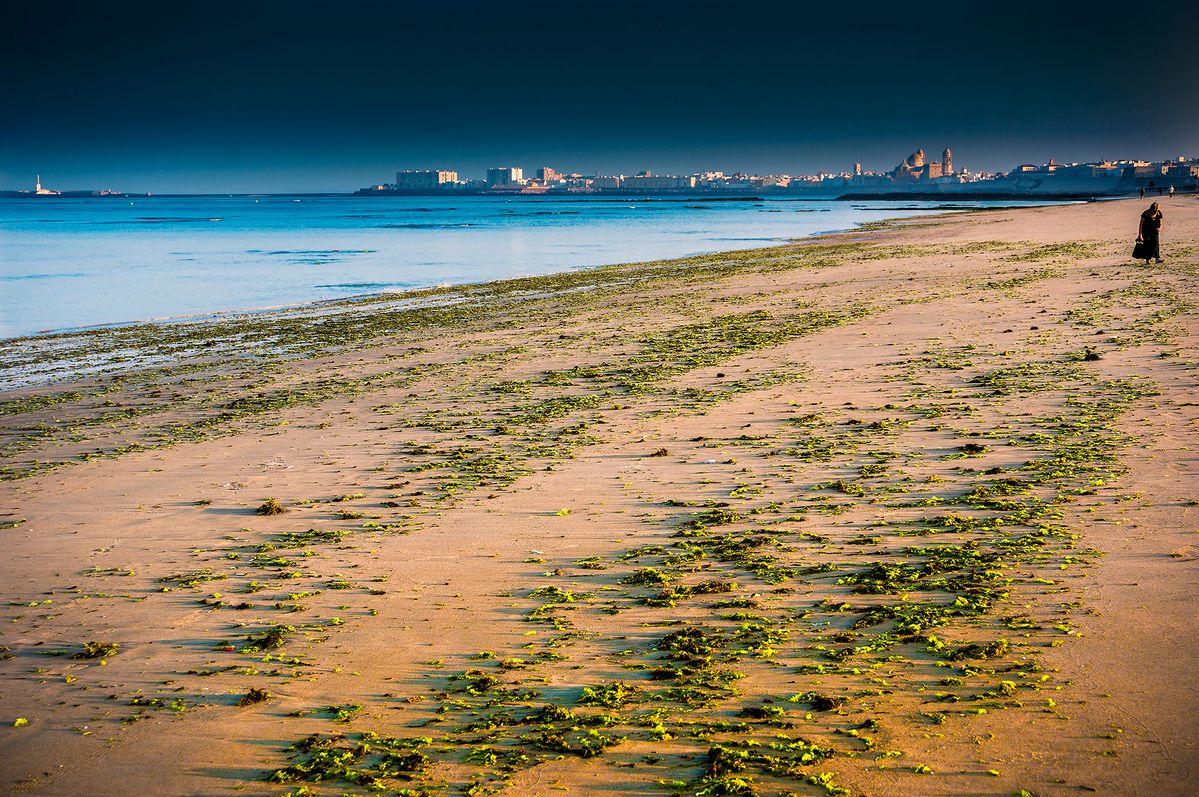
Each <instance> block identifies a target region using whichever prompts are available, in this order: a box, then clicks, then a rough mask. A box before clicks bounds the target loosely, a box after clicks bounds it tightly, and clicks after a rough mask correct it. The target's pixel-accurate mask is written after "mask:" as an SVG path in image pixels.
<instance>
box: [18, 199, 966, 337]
mask: <svg viewBox="0 0 1199 797" xmlns="http://www.w3.org/2000/svg"><path fill="white" fill-rule="evenodd" d="M976 204H978V205H980V206H985V205H986V204H988V203H976ZM934 212H943V211H942V210H941V209H940V207H939V205H938V203H936V202H916V203H913V202H852V203H851V202H833V201H794V200H763V201H735V202H730V201H714V200H712V199H711V198H709V199H704V198H696V199H684V200H676V199H673V198H671V199H669V200H664V199H659V198H655V199H650V200H640V199H625V198H602V199H595V198H544V197H541V198H526V197H519V198H512V197H509V198H498V197H445V198H437V197H361V198H357V197H304V198H296V197H279V196H273V197H147V198H135V199H117V198H107V197H105V198H87V199H66V198H39V199H0V338H5V337H15V336H21V335H30V334H36V333H39V332H45V331H58V330H66V329H77V328H82V327H89V326H95V325H103V324H119V323H127V322H131V321H142V320H150V319H164V318H172V317H181V316H194V315H205V314H211V313H217V312H221V311H233V310H250V309H258V308H266V307H274V306H279V305H290V304H300V303H305V302H310V301H314V300H322V299H333V298H341V297H346V296H353V295H360V294H370V293H380V292H383V291H395V290H403V289H406V288H415V287H427V286H430V285H442V284H461V283H467V282H481V281H488V280H494V279H502V278H505V277H513V276H519V275H530V274H545V273H549V272H554V271H563V270H569V269H575V268H583V267H587V266H595V265H602V264H609V263H621V262H631V261H640V260H655V259H659V258H667V257H678V256H683V255H689V254H695V253H701V252H713V251H721V250H730V249H744V248H749V247H756V246H770V245H773V244H776V243H779V242H781V241H785V240H788V239H792V238H799V237H803V236H807V235H812V234H814V233H819V232H825V231H831V230H840V229H847V228H852V227H853V226H854V225H855V224H858V223H861V222H868V221H876V220H880V219H885V218H892V217H896V216H913V215H920V214H925V213H934Z"/></svg>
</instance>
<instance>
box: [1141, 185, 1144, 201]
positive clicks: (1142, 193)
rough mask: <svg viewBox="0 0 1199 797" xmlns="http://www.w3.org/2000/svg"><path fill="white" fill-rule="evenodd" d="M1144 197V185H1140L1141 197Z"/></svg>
mask: <svg viewBox="0 0 1199 797" xmlns="http://www.w3.org/2000/svg"><path fill="white" fill-rule="evenodd" d="M1144 198H1145V186H1141V199H1144Z"/></svg>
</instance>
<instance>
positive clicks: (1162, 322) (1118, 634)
mask: <svg viewBox="0 0 1199 797" xmlns="http://www.w3.org/2000/svg"><path fill="white" fill-rule="evenodd" d="M1139 208H1140V206H1139V204H1138V203H1135V202H1131V201H1127V202H1124V201H1122V202H1109V203H1098V204H1087V205H1077V206H1065V207H1054V208H1039V209H1022V210H995V211H987V212H978V213H968V214H961V215H949V216H946V217H944V218H939V219H935V220H931V221H930V220H927V219H923V220H920V221H919V222H914V223H897V224H893V225H882V226H881V227H880V228H878V229H871V230H864V231H862V232H858V233H853V234H844V235H837V236H828V237H825V238H821V239H815V240H811V241H804V242H800V243H797V244H795V245H792V246H786V247H779V248H777V249H768V250H757V251H753V252H744V253H728V254H724V255H712V256H707V257H701V258H691V259H688V260H684V261H675V262H672V263H658V264H647V265H640V266H622V267H615V268H610V269H601V270H598V271H595V272H587V273H584V274H576V275H571V276H564V277H561V278H542V279H532V280H526V281H523V282H516V283H506V284H501V285H499V286H479V287H476V288H470V289H466V290H463V291H444V292H437V291H433V292H427V293H426V294H425V296H424V301H426V302H433V303H434V304H433V305H432V306H430V307H425V308H423V309H420V308H418V309H412V310H404V309H403V307H402V306H401V305H400V304H398V303H397V302H398V300H396V299H389V300H380V301H377V302H366V303H346V304H344V305H339V306H337V307H335V308H333V309H332V310H328V309H327V308H326V309H322V310H321V312H320V314H319V315H316V316H313V317H305V316H304V315H303V314H302V313H298V314H297V313H292V314H288V313H281V314H278V315H275V316H268V317H266V318H258V319H249V320H246V321H244V322H238V321H233V322H226V323H221V324H209V325H204V324H198V325H183V326H180V327H152V328H148V329H147V328H142V329H140V330H126V331H120V330H117V331H108V332H102V333H97V334H94V335H83V336H68V337H66V338H63V339H61V340H57V341H54V342H52V345H48V344H47V342H46V341H41V342H38V341H25V342H15V343H12V344H9V345H6V347H5V348H4V349H3V350H0V355H2V357H3V364H6V365H10V366H11V365H13V364H15V363H19V362H21V361H24V362H25V366H24V367H25V370H26V372H29V371H30V370H31V369H33V370H37V369H41V370H42V371H43V372H54V371H57V372H58V373H59V374H60V376H62V377H63V378H66V379H67V380H68V382H67V383H61V382H60V383H57V384H53V385H51V386H46V387H38V388H29V389H22V390H13V391H9V392H8V393H6V394H0V413H2V414H0V445H3V448H0V455H2V456H3V462H4V463H6V464H7V466H8V468H9V469H8V470H7V471H4V472H3V473H4V475H5V476H6V478H7V480H6V481H4V482H2V483H0V490H2V492H0V542H2V544H3V548H2V550H3V554H4V555H3V559H2V561H0V584H2V585H3V593H4V594H3V598H4V609H3V619H4V620H5V622H4V625H3V633H2V634H0V645H3V649H0V654H2V655H3V657H4V659H3V660H2V661H0V721H2V725H3V727H2V728H0V790H2V791H4V792H5V793H13V794H38V795H82V794H87V795H132V794H138V795H225V794H267V795H279V794H284V793H293V794H342V793H346V792H349V793H368V792H369V791H370V788H371V786H372V784H374V786H376V787H377V788H378V789H380V790H381V791H382V793H396V792H397V791H399V790H401V789H411V790H412V791H411V792H406V793H411V794H418V793H430V794H440V793H448V794H457V793H464V791H468V790H471V789H473V792H472V793H487V790H488V789H489V788H501V787H505V786H506V788H507V792H506V793H510V794H520V795H541V794H563V793H565V794H585V793H605V794H607V793H612V794H646V795H663V794H752V793H760V794H784V793H795V794H805V795H806V794H869V795H964V794H980V795H1015V794H1017V793H1020V790H1021V789H1023V790H1026V791H1027V792H1029V793H1030V794H1034V795H1067V794H1076V793H1087V792H1096V793H1100V794H1108V795H1184V794H1194V793H1196V792H1197V789H1196V787H1195V786H1194V783H1195V779H1196V776H1197V775H1199V771H1197V770H1199V756H1197V747H1199V734H1197V731H1199V720H1197V719H1196V717H1197V716H1199V698H1197V697H1196V693H1197V692H1196V686H1199V684H1197V683H1196V678H1195V675H1194V666H1193V665H1194V661H1195V658H1196V654H1197V653H1199V641H1197V640H1199V635H1197V634H1196V631H1197V628H1196V617H1197V615H1196V608H1197V600H1196V598H1197V593H1196V589H1195V587H1196V581H1197V578H1199V544H1197V539H1196V533H1197V532H1199V482H1197V481H1196V479H1195V469H1196V458H1195V454H1194V452H1193V450H1192V445H1193V441H1194V439H1195V432H1196V420H1197V418H1199V413H1197V412H1196V407H1197V404H1196V402H1197V400H1199V399H1197V398H1196V378H1197V376H1199V370H1197V369H1199V361H1197V359H1196V346H1195V343H1196V335H1197V334H1199V315H1197V314H1196V306H1195V304H1194V303H1193V296H1194V288H1195V284H1196V283H1195V278H1196V269H1197V268H1199V203H1197V202H1195V201H1193V200H1191V199H1184V198H1179V199H1175V200H1172V201H1169V202H1163V210H1164V213H1165V232H1164V238H1163V250H1164V254H1165V255H1166V257H1167V262H1166V263H1165V264H1162V265H1152V266H1149V267H1146V266H1144V265H1141V264H1134V263H1131V262H1130V261H1129V260H1128V258H1127V256H1126V253H1127V251H1128V250H1129V248H1130V239H1131V237H1132V236H1133V234H1134V233H1135V229H1136V216H1137V213H1138V211H1139ZM437 302H441V304H436V303H437ZM455 302H456V303H455ZM85 358H89V359H90V360H91V362H92V364H93V365H97V364H98V365H99V366H100V367H102V368H104V369H107V372H106V373H103V374H100V375H92V376H90V377H89V378H87V379H81V380H75V381H70V379H71V376H70V374H71V373H72V369H78V368H79V367H80V363H81V362H82V361H83V359H85ZM140 358H145V359H140ZM138 362H150V363H152V364H153V367H149V368H146V367H138V366H137V365H136V363H138ZM10 375H11V372H10ZM64 463H65V464H64ZM268 497H273V498H276V499H277V500H278V502H279V503H280V504H281V505H282V506H283V507H284V508H286V510H287V511H285V512H284V513H282V514H278V515H273V516H263V515H259V514H256V512H255V510H256V508H257V507H259V506H260V505H262V504H263V503H264V501H265V500H266V499H267V498H268ZM338 499H342V500H338ZM311 529H316V530H318V531H319V533H312V534H307V533H306V532H308V531H309V530H311ZM647 546H649V547H647ZM655 546H656V547H655ZM871 610H874V611H873V613H871ZM270 629H277V632H276V633H275V634H273V635H272V634H267V635H261V632H262V631H264V630H270ZM252 635H258V636H256V637H252ZM253 639H257V640H258V641H259V643H262V644H260V645H259V647H265V648H266V649H264V650H254V646H253V644H252V643H253ZM88 642H101V643H115V644H116V645H118V646H119V647H118V648H117V649H116V651H115V652H110V653H108V654H107V655H101V656H100V657H98V658H77V656H81V655H83V653H84V644H85V643H88ZM275 642H278V643H280V645H279V647H270V645H271V644H273V643H275ZM612 684H624V685H625V687H624V688H621V687H619V686H612ZM586 687H590V688H591V689H592V691H591V692H584V691H583V690H584V688H586ZM251 689H261V690H264V691H265V692H267V693H269V698H268V699H266V700H265V701H263V702H258V703H253V704H251V705H245V706H238V705H236V704H237V703H238V701H239V700H241V699H242V698H243V697H245V696H246V695H247V693H248V692H249V690H251ZM545 706H550V707H551V708H550V709H545V708H543V707H545ZM338 709H340V711H339V710H338ZM538 712H540V713H538ZM534 714H536V716H535V717H534V716H533V715H534ZM18 718H21V720H22V721H18ZM364 733H365V734H368V735H367V736H366V737H365V738H364V737H363V734H364ZM371 733H374V734H379V736H380V738H377V739H376V738H373V737H371V736H370V735H369V734H371ZM309 734H317V735H318V741H317V742H316V743H315V744H313V743H310V744H308V745H306V746H304V745H302V747H303V749H304V750H306V751H307V752H300V751H298V750H296V749H292V750H290V751H289V750H288V749H287V748H288V746H289V745H293V744H296V743H297V742H300V741H301V740H303V739H304V738H305V737H306V736H307V735H309ZM338 735H344V737H345V738H343V739H338V738H336V737H337V736H338ZM331 737H332V741H327V740H329V739H330V738H331ZM420 737H428V742H427V743H426V742H425V741H413V740H414V739H417V740H419V739H420ZM322 740H326V741H322ZM322 744H324V745H326V747H328V748H329V749H333V750H340V751H341V753H340V758H338V757H337V756H335V755H332V754H330V753H328V752H327V751H326V752H324V753H322V752H321V745H322ZM368 748H369V749H368ZM387 751H390V755H388V754H387ZM322 756H323V757H322ZM314 761H315V763H311V762H314ZM307 763H311V766H308V767H307V768H305V767H304V766H303V765H305V764H307ZM296 764H299V765H301V766H300V767H298V768H292V769H283V768H284V767H287V766H288V765H296ZM276 770H281V771H280V773H279V774H278V775H277V776H276V780H285V781H287V782H268V781H267V780H266V779H265V778H266V776H267V775H268V773H270V772H272V771H276ZM834 773H835V774H834ZM318 777H325V778H327V779H326V780H323V781H320V782H316V779H317V778H318ZM306 789H307V790H310V791H305V790H306Z"/></svg>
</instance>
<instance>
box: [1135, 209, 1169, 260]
mask: <svg viewBox="0 0 1199 797" xmlns="http://www.w3.org/2000/svg"><path fill="white" fill-rule="evenodd" d="M1161 231H1162V212H1161V209H1160V208H1159V207H1158V206H1157V203H1156V202H1154V203H1153V204H1152V205H1150V206H1149V209H1148V210H1146V211H1145V212H1144V213H1142V214H1141V228H1140V231H1139V232H1138V233H1137V245H1136V246H1134V247H1133V249H1132V256H1133V257H1134V258H1135V259H1137V260H1142V259H1143V260H1144V261H1145V265H1149V261H1150V260H1156V261H1157V262H1158V263H1160V262H1162V253H1161V242H1160V235H1161Z"/></svg>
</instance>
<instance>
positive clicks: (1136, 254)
mask: <svg viewBox="0 0 1199 797" xmlns="http://www.w3.org/2000/svg"><path fill="white" fill-rule="evenodd" d="M1150 257H1152V255H1150V254H1149V245H1148V244H1146V243H1145V242H1144V241H1142V240H1139V239H1138V240H1137V242H1136V243H1135V244H1134V245H1133V247H1132V259H1133V260H1148V259H1149V258H1150Z"/></svg>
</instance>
